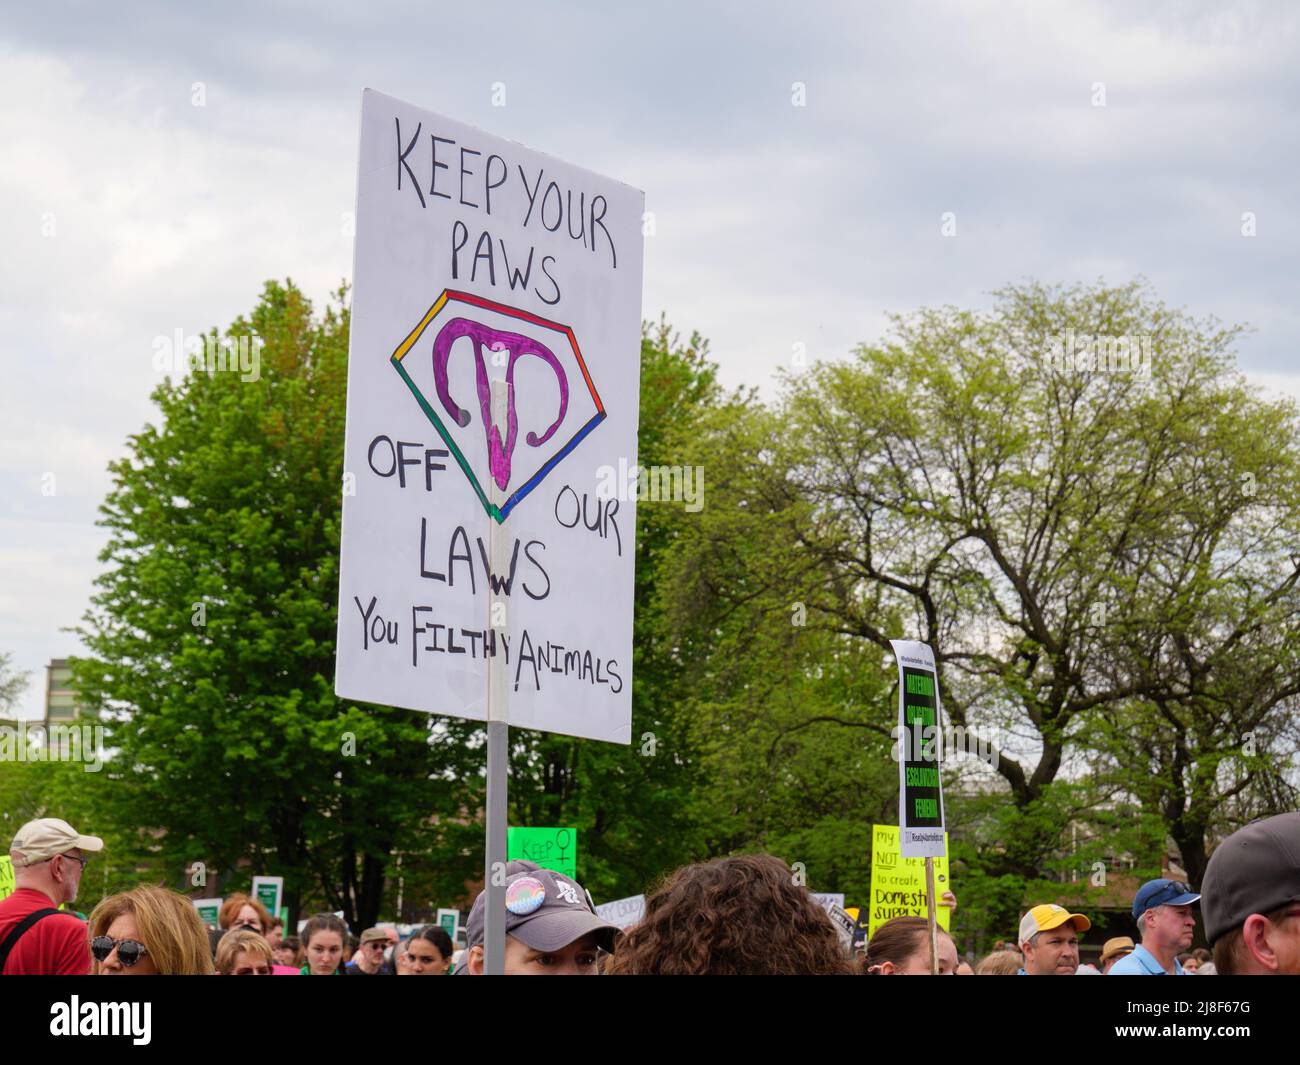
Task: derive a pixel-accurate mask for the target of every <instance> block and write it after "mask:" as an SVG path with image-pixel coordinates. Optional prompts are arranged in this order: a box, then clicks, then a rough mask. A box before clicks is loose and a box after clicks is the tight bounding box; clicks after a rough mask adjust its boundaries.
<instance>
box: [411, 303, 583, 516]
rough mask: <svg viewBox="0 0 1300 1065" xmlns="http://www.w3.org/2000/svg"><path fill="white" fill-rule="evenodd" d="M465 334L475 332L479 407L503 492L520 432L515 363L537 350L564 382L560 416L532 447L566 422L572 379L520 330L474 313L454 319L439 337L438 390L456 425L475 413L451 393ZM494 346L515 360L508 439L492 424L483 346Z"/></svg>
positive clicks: (509, 383)
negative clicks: (455, 356)
mask: <svg viewBox="0 0 1300 1065" xmlns="http://www.w3.org/2000/svg"><path fill="white" fill-rule="evenodd" d="M461 337H469V338H470V340H471V341H473V344H474V359H475V366H474V377H475V384H476V387H477V391H478V401H479V410H480V411H481V412H482V415H483V426H484V430H485V431H486V433H487V445H488V466H489V468H490V469H491V472H492V479H493V480H494V481H496V483H497V487H498V488H500V489H501V490H502V491H503V492H504V491H505V488H506V485H507V484H509V483H510V457H511V456H512V455H513V454H514V450H515V436H516V433H517V431H518V426H519V423H518V419H517V418H516V416H515V362H516V361H518V360H519V359H520V358H522V357H523V356H525V355H536V356H537V357H538V358H539V359H541V360H542V361H544V362H545V363H546V364H547V365H548V366H550V368H551V369H552V370H554V371H555V377H556V380H557V381H558V382H559V385H560V412H559V413H558V414H557V415H556V416H555V421H553V422H551V425H550V427H549V428H548V429H547V430H546V432H544V433H543V434H542V435H541V436H538V435H537V434H536V433H532V432H530V433H529V434H528V435H527V437H526V438H525V439H526V440H527V441H528V446H529V447H540V446H541V445H542V444H544V443H546V441H547V440H549V439H550V438H551V436H552V435H553V434H554V432H555V430H556V429H558V428H559V427H560V422H562V421H564V414H565V411H567V410H568V408H569V380H568V378H567V377H566V376H565V374H564V367H563V366H561V365H560V360H559V359H557V358H556V357H555V354H554V352H552V351H551V349H550V348H548V347H547V346H546V345H545V344H542V343H541V342H540V341H537V340H534V339H532V338H531V337H526V336H523V335H522V334H520V333H509V332H506V331H505V330H501V329H493V328H492V327H491V326H486V325H484V324H483V323H481V322H473V321H470V320H469V319H468V318H453V319H451V321H449V322H448V323H447V324H446V325H444V326H443V327H442V328H441V329H440V330H438V335H437V337H435V338H434V341H433V382H434V385H435V386H436V387H437V389H438V399H440V400H441V401H442V406H443V408H444V409H445V410H446V412H447V413H448V414H450V415H451V417H452V418H453V419H454V420H455V422H456V424H457V425H459V426H461V427H462V428H464V427H465V426H466V425H468V424H469V419H470V414H469V411H467V410H465V408H464V407H461V406H459V405H458V404H457V403H456V402H455V401H454V400H453V399H452V398H451V390H450V388H449V387H448V382H447V360H448V358H450V356H451V348H452V345H453V344H454V343H455V342H456V341H457V340H459V339H460V338H461ZM484 344H486V345H487V346H488V349H489V350H490V351H507V350H508V351H509V352H510V359H509V361H508V362H507V363H506V387H507V389H508V392H507V396H508V404H507V414H506V438H505V440H504V441H502V439H501V431H500V430H499V429H498V428H497V427H496V426H495V425H493V424H492V386H491V384H490V382H489V381H488V373H487V364H486V363H485V362H484V361H483V345H484Z"/></svg>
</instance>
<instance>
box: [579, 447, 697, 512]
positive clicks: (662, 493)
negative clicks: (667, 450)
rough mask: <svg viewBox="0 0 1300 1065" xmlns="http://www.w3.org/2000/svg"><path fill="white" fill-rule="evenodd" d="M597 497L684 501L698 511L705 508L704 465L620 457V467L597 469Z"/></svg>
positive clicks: (688, 510) (693, 510) (688, 506)
mask: <svg viewBox="0 0 1300 1065" xmlns="http://www.w3.org/2000/svg"><path fill="white" fill-rule="evenodd" d="M596 498H598V499H621V500H623V501H625V502H626V501H627V500H631V499H635V500H636V501H637V502H638V503H643V502H646V501H647V500H648V501H649V502H651V503H660V502H668V503H684V504H685V505H686V510H687V512H688V513H691V514H698V513H699V512H700V511H701V510H703V509H704V467H703V466H630V465H629V464H628V461H627V459H626V458H620V459H619V460H618V469H615V468H614V467H613V466H601V467H600V468H599V469H598V470H597V471H596Z"/></svg>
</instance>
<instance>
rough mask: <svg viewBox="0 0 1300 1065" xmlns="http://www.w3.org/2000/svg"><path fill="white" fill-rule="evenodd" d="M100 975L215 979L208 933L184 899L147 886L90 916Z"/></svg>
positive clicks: (92, 950)
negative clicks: (211, 977) (206, 977)
mask: <svg viewBox="0 0 1300 1065" xmlns="http://www.w3.org/2000/svg"><path fill="white" fill-rule="evenodd" d="M89 923H90V953H91V954H92V955H93V956H94V959H95V964H94V973H95V975H96V976H155V975H158V976H211V975H212V974H213V971H214V970H213V968H212V950H211V948H210V947H209V946H208V933H207V930H206V929H205V928H204V927H203V922H202V921H200V920H199V915H198V913H197V912H196V911H195V909H194V906H193V904H192V903H191V902H190V900H189V899H187V898H186V897H185V896H184V895H178V894H177V893H176V892H175V891H170V890H168V889H167V888H163V887H153V886H151V885H148V884H142V885H141V886H140V887H137V888H132V889H131V890H130V891H124V892H122V893H121V894H120V895H110V896H109V897H108V898H106V899H104V900H103V901H102V902H100V904H99V905H98V906H96V907H95V908H94V910H93V911H92V912H91V914H90V922H89Z"/></svg>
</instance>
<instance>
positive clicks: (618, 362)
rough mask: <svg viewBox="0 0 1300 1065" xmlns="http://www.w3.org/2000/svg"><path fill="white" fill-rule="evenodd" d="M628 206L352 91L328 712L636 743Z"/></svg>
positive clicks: (569, 175) (637, 196)
mask: <svg viewBox="0 0 1300 1065" xmlns="http://www.w3.org/2000/svg"><path fill="white" fill-rule="evenodd" d="M643 209H644V196H643V194H642V193H641V192H639V191H638V190H636V189H633V188H630V187H629V186H627V185H623V184H620V183H619V182H616V181H612V180H610V179H608V178H604V177H601V176H599V175H597V174H593V173H591V172H590V171H587V170H582V169H580V168H578V167H575V166H571V165H569V164H567V163H563V162H560V161H559V160H557V159H554V158H552V157H550V156H546V155H542V154H540V153H538V152H534V151H530V150H528V149H526V148H523V147H521V146H520V145H518V144H514V143H512V142H510V141H506V140H503V139H501V138H499V137H493V136H490V135H488V134H486V133H483V132H481V131H479V130H476V129H472V128H471V127H469V126H465V125H463V124H461V123H458V122H454V121H452V120H450V119H447V118H443V117H442V116H440V115H436V114H434V113H432V112H429V111H424V110H421V109H419V108H416V107H413V106H411V105H409V104H405V103H402V102H400V101H398V100H394V99H392V98H391V97H387V96H384V95H382V94H380V93H376V92H374V91H371V90H367V91H366V92H365V93H364V94H363V97H362V108H361V153H360V166H359V174H358V189H357V227H356V258H355V271H354V277H355V282H354V289H353V304H352V336H351V347H350V354H349V366H348V416H347V443H346V448H345V453H344V471H345V475H344V496H343V535H342V559H341V569H340V578H339V618H338V659H337V676H336V683H335V688H336V691H337V692H338V694H339V695H340V696H342V697H344V698H349V699H358V700H365V701H367V702H374V703H381V704H389V705H393V706H403V707H410V708H414V709H418V710H426V711H430V712H433V713H439V714H450V715H453V716H456V717H466V718H475V719H479V720H483V719H485V718H486V716H487V715H486V707H487V683H488V680H487V678H488V672H489V663H490V662H491V661H492V660H493V659H497V658H499V659H501V660H503V661H504V663H505V675H506V678H507V683H506V691H507V699H506V704H507V719H508V721H509V723H510V724H511V725H516V726H521V727H525V728H535V729H545V730H548V731H552V732H562V733H566V734H569V735H575V736H586V737H590V738H594V739H601V740H612V741H616V742H621V743H627V742H629V741H630V739H631V707H632V703H631V681H632V672H631V671H632V600H633V550H634V537H635V532H636V515H635V509H634V508H635V502H634V500H631V499H626V498H611V496H610V493H608V492H607V491H598V486H599V485H600V478H599V476H598V471H599V470H600V469H601V468H602V467H606V468H609V467H613V468H618V467H619V464H620V460H621V461H622V462H623V463H624V464H625V465H630V466H633V467H634V466H635V463H636V434H637V411H638V402H639V378H638V374H639V367H640V333H641V261H642V231H641V219H642V212H643ZM494 537H496V538H497V543H496V550H495V552H494V545H493V538H494Z"/></svg>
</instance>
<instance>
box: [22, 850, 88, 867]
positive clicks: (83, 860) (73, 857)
mask: <svg viewBox="0 0 1300 1065" xmlns="http://www.w3.org/2000/svg"><path fill="white" fill-rule="evenodd" d="M55 858H67V859H68V861H70V862H80V863H81V868H82V869H83V870H84V869H85V868H86V866H87V865H88V864H89V863H90V859H89V858H78V857H77V856H76V855H75V854H51V855H50V856H49V857H48V858H42V859H41V860H40V861H39V862H33V863H32V864H33V865H40V864H42V863H43V862H52V861H54V859H55Z"/></svg>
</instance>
